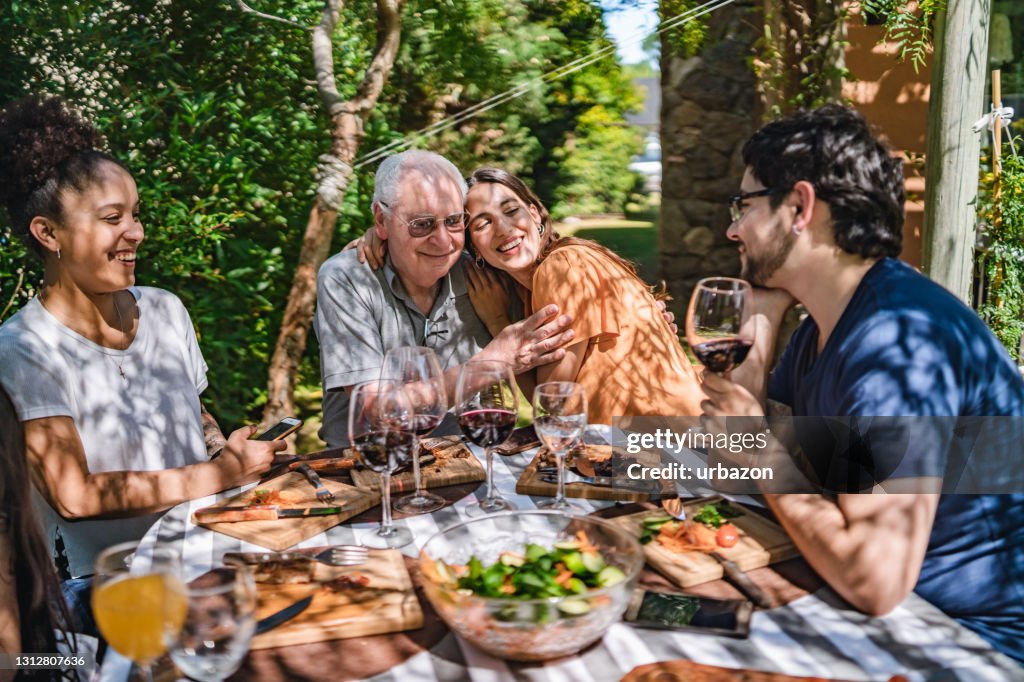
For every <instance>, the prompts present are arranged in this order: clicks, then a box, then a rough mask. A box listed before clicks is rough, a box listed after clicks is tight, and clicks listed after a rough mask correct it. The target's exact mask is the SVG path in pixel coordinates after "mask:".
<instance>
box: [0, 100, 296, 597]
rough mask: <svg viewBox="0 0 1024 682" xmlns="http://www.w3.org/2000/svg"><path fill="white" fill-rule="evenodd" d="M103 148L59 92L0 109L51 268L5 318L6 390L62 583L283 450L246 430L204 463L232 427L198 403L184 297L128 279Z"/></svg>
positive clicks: (117, 168) (1, 334) (123, 209)
mask: <svg viewBox="0 0 1024 682" xmlns="http://www.w3.org/2000/svg"><path fill="white" fill-rule="evenodd" d="M102 144H103V141H102V138H101V136H100V135H99V133H98V132H97V131H96V129H95V128H94V127H93V126H92V125H91V124H89V123H88V122H86V121H84V120H83V119H82V118H80V117H79V115H78V114H77V113H75V112H73V111H71V110H69V109H68V108H67V107H66V106H65V104H64V102H63V101H62V100H60V99H58V98H50V99H44V98H40V97H29V98H26V99H24V100H21V101H18V102H16V103H14V104H11V105H10V106H8V107H7V108H6V109H4V110H3V111H2V112H0V200H2V202H3V203H4V205H5V206H6V208H7V211H8V215H9V217H10V223H11V225H12V227H13V228H14V230H15V232H16V233H17V234H18V235H19V236H20V237H21V238H22V239H24V241H25V242H26V243H27V244H28V246H29V248H30V249H31V250H32V251H33V252H34V253H35V254H36V255H37V256H39V257H40V258H41V259H42V261H43V264H44V274H43V282H42V285H41V287H40V288H39V294H38V295H37V296H36V297H35V298H33V299H32V300H31V301H29V302H28V303H27V304H26V305H25V306H24V307H23V308H22V309H21V310H19V311H18V312H17V313H16V314H15V315H13V316H12V317H11V318H10V319H8V320H7V321H6V322H4V324H3V325H2V326H0V357H3V362H2V363H0V385H2V386H3V387H4V388H5V389H6V390H7V392H8V394H9V395H10V397H11V400H12V401H13V403H14V407H15V409H16V411H17V415H18V419H19V420H20V421H21V423H22V426H23V428H24V434H25V446H26V448H25V449H26V452H27V458H28V469H29V473H30V476H31V478H32V482H33V483H34V484H35V489H36V490H37V491H38V492H39V493H40V494H41V498H42V499H41V500H38V499H37V502H38V503H39V504H38V505H37V506H38V509H39V510H40V514H41V516H42V518H43V525H44V528H45V532H46V537H47V540H48V542H49V543H50V547H51V551H52V552H53V553H54V554H55V560H56V562H57V567H58V569H59V570H60V572H61V573H62V575H61V577H62V578H64V579H66V578H69V577H79V576H84V575H87V574H89V573H91V572H92V564H93V560H94V558H95V556H96V554H97V553H98V552H99V551H100V550H101V549H103V548H104V547H107V546H109V545H112V544H114V543H117V542H122V541H127V540H133V539H139V538H141V537H142V535H143V534H144V533H145V531H146V530H147V529H148V528H149V526H150V525H152V523H153V522H154V521H155V520H156V518H157V516H156V513H157V512H160V511H163V510H165V509H168V508H170V507H172V506H174V505H176V504H178V503H180V502H183V501H185V500H189V499H194V498H198V497H203V496H206V495H210V494H212V493H215V492H217V491H219V490H223V489H225V488H229V487H234V486H237V485H240V484H242V483H245V482H248V481H252V480H255V479H256V477H257V476H258V474H259V473H260V472H262V471H264V470H266V469H267V468H268V467H269V465H270V463H271V461H272V459H273V453H274V451H276V450H279V449H282V448H283V447H284V443H281V442H278V443H268V442H262V441H251V440H247V439H248V437H249V436H251V435H252V433H253V428H243V429H239V430H237V431H235V432H234V433H232V434H231V437H230V438H228V439H227V442H226V444H225V445H224V447H223V454H222V455H221V456H220V457H218V458H215V459H210V458H209V455H208V452H209V450H210V449H213V448H212V447H208V445H207V442H204V424H206V425H208V426H209V432H210V434H209V435H210V437H209V438H207V439H206V441H209V442H210V443H212V442H213V441H214V440H215V439H217V438H219V439H220V440H221V442H223V436H221V435H220V432H219V429H216V423H215V422H214V421H213V420H212V418H210V417H209V416H208V414H207V413H205V411H204V410H203V409H202V407H201V405H200V401H199V394H200V393H202V391H203V390H204V389H205V388H206V385H207V381H206V369H207V367H206V363H205V362H204V361H203V357H202V354H201V353H200V350H199V345H198V343H197V340H196V334H195V330H194V328H193V326H192V322H191V320H190V318H189V315H188V312H187V311H186V310H185V308H184V306H183V305H182V303H181V301H180V300H178V298H177V297H176V296H174V295H173V294H171V293H170V292H167V291H163V290H160V289H154V288H151V287H137V286H134V285H135V264H136V260H137V258H138V255H139V247H140V246H141V245H142V242H143V239H144V236H145V235H144V233H143V229H142V223H141V222H140V220H139V197H138V192H137V190H136V186H135V182H134V180H133V179H132V176H131V174H130V173H129V172H128V171H127V169H126V168H125V167H124V166H123V165H122V164H121V163H120V162H118V161H117V160H115V159H114V158H113V157H111V156H110V155H109V154H106V153H105V152H103V151H101V150H100V148H101V146H102ZM5 511H7V512H8V513H10V511H11V510H5ZM72 606H74V605H72Z"/></svg>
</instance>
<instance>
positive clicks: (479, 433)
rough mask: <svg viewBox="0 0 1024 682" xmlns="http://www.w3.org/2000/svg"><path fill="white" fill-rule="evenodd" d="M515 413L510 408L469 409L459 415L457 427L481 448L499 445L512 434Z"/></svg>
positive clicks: (514, 424)
mask: <svg viewBox="0 0 1024 682" xmlns="http://www.w3.org/2000/svg"><path fill="white" fill-rule="evenodd" d="M515 426H516V413H515V412H512V411H511V410H471V411H469V412H463V413H462V414H461V415H459V428H461V429H462V433H463V434H465V436H466V438H468V439H469V440H470V441H472V442H473V443H474V444H476V445H479V446H480V447H482V448H488V447H492V446H494V445H500V444H501V443H504V442H505V441H506V440H508V437H509V436H511V435H512V429H514V428H515Z"/></svg>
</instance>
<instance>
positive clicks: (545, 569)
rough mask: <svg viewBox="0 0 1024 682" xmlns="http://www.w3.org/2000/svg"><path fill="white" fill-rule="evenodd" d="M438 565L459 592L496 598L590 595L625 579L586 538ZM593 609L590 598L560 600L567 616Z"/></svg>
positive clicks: (441, 574)
mask: <svg viewBox="0 0 1024 682" xmlns="http://www.w3.org/2000/svg"><path fill="white" fill-rule="evenodd" d="M434 568H435V569H436V571H437V576H436V577H437V579H438V580H439V581H440V582H442V583H448V584H451V585H454V587H455V588H456V589H457V590H459V591H460V592H462V591H465V593H467V594H469V593H472V594H474V595H477V596H480V597H489V598H497V599H524V600H525V599H548V598H553V597H567V596H573V595H586V594H587V593H588V592H589V591H590V590H593V589H598V588H602V587H611V586H612V585H616V584H618V583H620V582H622V581H623V580H625V579H626V574H625V573H623V571H622V569H620V568H618V567H616V566H612V565H609V564H608V563H607V562H606V561H605V559H604V557H603V556H602V555H601V553H600V552H599V551H597V549H595V548H594V547H593V546H591V545H590V543H589V542H588V541H586V540H585V538H583V539H580V540H572V541H567V542H556V543H555V545H554V547H553V548H551V549H547V548H546V547H543V546H541V545H536V544H532V543H531V544H527V545H526V546H525V547H524V549H523V551H522V552H502V553H501V554H500V555H499V557H498V560H497V561H495V562H494V563H493V564H491V565H489V566H487V565H484V562H482V561H481V560H480V558H479V557H477V556H476V555H473V556H471V557H470V558H469V561H468V562H467V563H466V564H465V565H464V566H462V565H455V564H451V565H449V564H446V563H445V562H443V561H435V562H434ZM590 608H591V605H590V604H589V602H588V601H587V600H585V599H579V600H570V601H566V602H562V603H559V604H558V609H559V610H560V611H562V612H563V613H566V614H583V613H586V612H587V611H589V610H590Z"/></svg>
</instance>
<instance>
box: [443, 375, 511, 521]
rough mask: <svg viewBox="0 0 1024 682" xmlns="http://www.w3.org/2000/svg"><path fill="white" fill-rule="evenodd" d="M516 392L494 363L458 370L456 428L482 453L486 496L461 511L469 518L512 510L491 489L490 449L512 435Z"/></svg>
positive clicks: (507, 376) (506, 376)
mask: <svg viewBox="0 0 1024 682" xmlns="http://www.w3.org/2000/svg"><path fill="white" fill-rule="evenodd" d="M518 396H519V391H518V389H517V387H516V381H515V377H514V376H513V375H512V368H511V367H509V366H508V365H507V364H506V363H504V362H499V361H496V360H470V361H469V362H467V363H466V364H464V365H463V366H462V367H461V368H459V378H458V380H457V381H456V385H455V415H456V417H458V420H459V428H460V429H462V433H463V434H465V436H466V438H468V439H469V440H470V441H471V442H472V443H473V444H475V445H478V446H480V447H482V448H483V449H484V457H485V458H486V460H487V494H486V496H485V497H484V499H482V500H480V501H479V502H478V503H476V504H471V505H468V506H467V507H466V508H465V511H466V514H468V515H469V516H480V515H483V514H491V513H494V512H498V511H502V510H506V509H515V508H516V507H515V504H513V503H512V502H510V501H508V500H506V499H505V498H503V497H501V496H500V495H499V494H498V492H497V490H496V489H495V487H494V446H495V445H501V444H502V443H504V442H505V441H506V440H508V437H509V436H511V435H512V431H513V429H515V426H516V417H517V416H518V410H517V408H518V405H519V397H518Z"/></svg>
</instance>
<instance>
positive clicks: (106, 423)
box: [0, 287, 207, 577]
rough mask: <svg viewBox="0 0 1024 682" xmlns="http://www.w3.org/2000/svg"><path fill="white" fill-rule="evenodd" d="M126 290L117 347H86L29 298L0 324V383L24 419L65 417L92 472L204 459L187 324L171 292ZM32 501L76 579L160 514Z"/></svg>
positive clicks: (194, 349)
mask: <svg viewBox="0 0 1024 682" xmlns="http://www.w3.org/2000/svg"><path fill="white" fill-rule="evenodd" d="M130 291H131V293H132V295H133V296H135V298H136V300H137V301H138V308H139V326H138V331H137V333H136V336H135V340H134V341H132V344H131V346H129V347H128V349H127V350H124V351H121V350H115V349H112V348H105V347H103V346H100V345H98V344H96V343H93V342H92V341H90V340H88V339H86V338H85V337H83V336H81V335H79V334H78V333H76V332H74V331H72V330H71V329H69V328H67V327H65V326H64V325H63V324H61V323H60V322H59V321H58V320H57V318H55V317H54V316H53V315H51V314H50V312H49V311H47V310H46V308H44V307H43V305H42V304H41V303H40V302H39V299H38V298H36V299H33V300H31V301H29V303H28V304H27V305H26V306H25V307H24V308H22V309H21V310H19V311H18V312H17V313H16V314H15V315H13V316H12V317H11V318H10V319H9V320H7V322H5V323H4V324H3V325H2V326H0V384H2V385H3V387H4V388H5V389H6V390H7V393H8V394H9V395H10V397H11V400H12V402H13V403H14V406H15V409H16V410H17V413H18V419H19V420H20V421H22V422H25V421H28V420H31V419H41V418H43V417H55V416H68V417H71V418H72V419H73V420H74V423H75V427H76V428H77V429H78V434H79V437H80V438H81V440H82V446H83V448H84V450H85V459H86V462H87V464H88V466H89V471H90V472H93V473H99V472H104V471H155V470H160V469H171V468H174V467H179V466H184V465H187V464H194V463H196V462H200V461H205V460H206V459H207V455H206V446H205V443H204V439H203V427H202V418H201V416H200V405H199V394H200V393H202V391H203V390H204V389H205V388H206V384H207V382H206V369H207V368H206V363H205V362H204V361H203V356H202V353H201V352H200V350H199V343H198V341H197V339H196V334H195V329H194V328H193V326H192V320H191V319H190V318H189V316H188V311H186V310H185V306H184V305H182V303H181V301H180V300H178V298H177V297H176V296H175V295H174V294H172V293H170V292H167V291H163V290H161V289H153V288H151V287H134V288H132V289H130ZM121 370H123V371H124V374H125V377H124V378H122V376H121ZM35 501H36V505H37V507H39V512H40V516H41V519H42V522H43V528H44V529H45V532H46V535H47V540H48V542H49V543H50V547H51V551H52V550H53V549H54V546H55V538H56V532H57V530H58V529H59V531H60V534H61V536H62V537H63V541H64V545H65V551H66V553H67V556H68V559H69V561H70V566H69V568H70V571H71V575H72V576H76V577H77V576H81V575H87V574H90V573H92V572H93V568H92V564H93V561H94V559H95V557H96V555H97V554H98V553H99V552H100V551H101V550H102V549H104V548H105V547H109V546H110V545H113V544H115V543H118V542H125V541H128V540H138V539H140V538H141V537H142V536H143V534H145V532H146V530H147V529H148V528H149V527H150V526H151V525H152V524H153V523H154V522H155V521H156V520H157V518H159V515H158V514H148V515H146V516H139V517H133V518H125V519H109V520H96V521H75V522H68V521H65V520H63V519H61V518H60V516H59V515H58V514H57V513H56V512H55V511H54V510H53V508H52V507H50V505H49V504H48V503H46V501H45V500H44V499H43V498H42V496H40V495H39V494H38V493H36V494H35Z"/></svg>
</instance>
